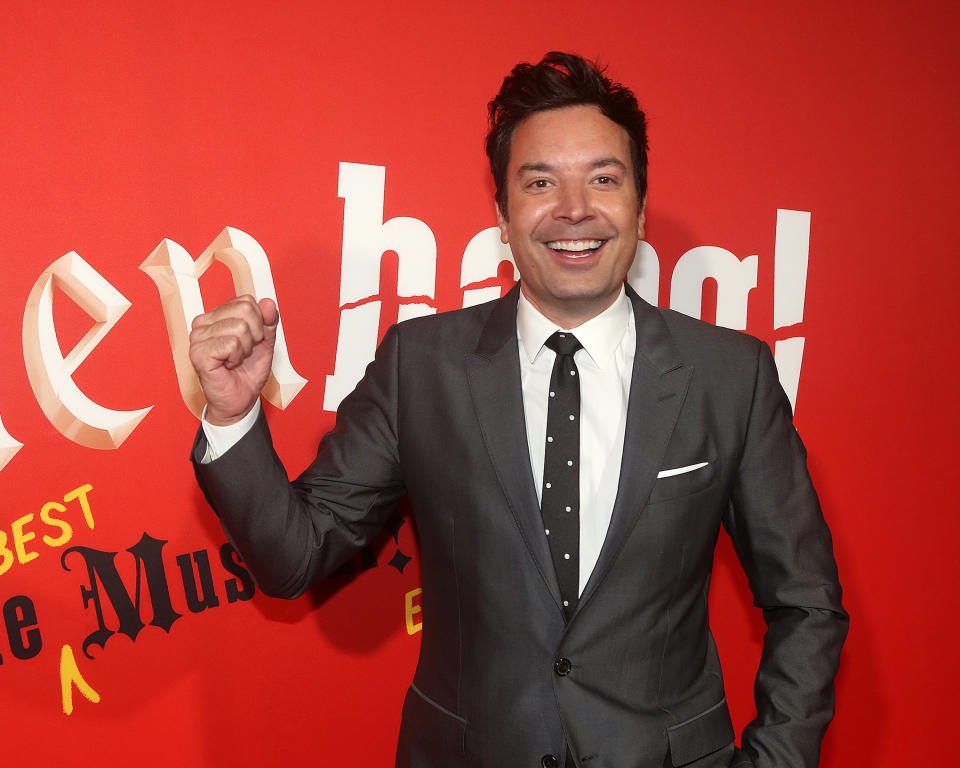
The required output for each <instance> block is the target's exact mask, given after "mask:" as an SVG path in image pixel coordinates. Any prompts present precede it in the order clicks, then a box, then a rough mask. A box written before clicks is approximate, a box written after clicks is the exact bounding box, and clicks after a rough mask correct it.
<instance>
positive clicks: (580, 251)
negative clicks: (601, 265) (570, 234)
mask: <svg viewBox="0 0 960 768" xmlns="http://www.w3.org/2000/svg"><path fill="white" fill-rule="evenodd" d="M604 242H605V241H604V240H551V241H550V242H548V243H547V244H546V245H547V248H549V249H550V250H552V251H556V252H557V253H560V254H562V255H563V256H566V257H567V258H571V259H583V258H586V257H587V256H590V255H591V254H593V253H595V252H596V251H597V250H599V248H600V246H602V245H603V244H604Z"/></svg>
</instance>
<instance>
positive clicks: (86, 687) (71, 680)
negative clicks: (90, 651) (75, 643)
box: [60, 645, 100, 715]
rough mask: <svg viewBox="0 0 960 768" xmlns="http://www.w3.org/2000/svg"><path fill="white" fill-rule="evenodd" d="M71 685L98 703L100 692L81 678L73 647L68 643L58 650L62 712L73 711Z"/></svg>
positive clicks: (67, 713) (66, 713)
mask: <svg viewBox="0 0 960 768" xmlns="http://www.w3.org/2000/svg"><path fill="white" fill-rule="evenodd" d="M73 686H77V690H78V691H80V693H82V694H83V695H84V697H86V698H87V700H88V701H92V702H93V703H94V704H99V703H100V694H99V693H97V692H96V691H95V690H93V688H91V687H90V684H89V683H88V682H87V681H86V680H84V679H83V675H81V674H80V670H79V668H78V667H77V660H76V659H75V658H74V657H73V648H71V647H70V646H69V645H65V646H63V648H62V649H61V650H60V695H61V698H62V699H63V714H65V715H70V714H72V713H73Z"/></svg>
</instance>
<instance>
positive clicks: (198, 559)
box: [177, 549, 220, 613]
mask: <svg viewBox="0 0 960 768" xmlns="http://www.w3.org/2000/svg"><path fill="white" fill-rule="evenodd" d="M193 561H194V562H195V563H196V564H197V572H198V573H199V576H200V590H201V591H202V592H203V595H202V596H201V595H199V594H198V593H197V580H196V579H195V578H194V573H193V566H191V565H190V555H188V554H183V555H177V565H178V566H179V567H180V578H182V579H183V596H184V597H185V598H186V599H187V608H189V609H190V611H191V612H192V613H202V612H203V611H205V610H207V608H216V607H217V606H218V605H220V598H218V597H217V593H216V592H215V591H214V589H213V574H212V573H211V572H210V558H209V556H208V555H207V550H205V549H198V550H197V551H196V552H194V553H193Z"/></svg>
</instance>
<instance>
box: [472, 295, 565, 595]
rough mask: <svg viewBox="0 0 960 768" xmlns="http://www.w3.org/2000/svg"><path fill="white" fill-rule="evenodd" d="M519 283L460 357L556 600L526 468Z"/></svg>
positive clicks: (510, 495)
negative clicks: (470, 349) (463, 358)
mask: <svg viewBox="0 0 960 768" xmlns="http://www.w3.org/2000/svg"><path fill="white" fill-rule="evenodd" d="M519 291H520V288H519V284H518V285H516V286H514V288H513V289H512V290H511V291H510V292H509V293H508V294H507V295H506V296H504V297H503V299H501V300H500V301H499V302H498V303H497V305H496V306H495V307H494V309H493V312H492V313H491V314H490V317H489V319H488V320H487V323H486V325H485V326H484V329H483V333H482V334H481V336H480V340H479V342H478V344H477V348H476V350H475V351H474V352H471V353H468V354H467V356H466V367H467V383H468V385H469V387H470V397H471V399H472V401H473V406H474V409H475V411H476V414H477V420H478V421H479V422H480V431H481V434H482V435H483V441H484V443H485V444H486V447H487V452H488V453H489V455H490V460H491V462H492V463H493V467H494V470H495V472H496V474H497V479H498V480H499V481H500V486H501V488H502V489H503V493H504V496H505V497H506V500H507V505H508V506H509V508H510V512H511V514H512V515H513V518H514V520H515V521H516V524H517V527H518V528H519V529H520V534H521V536H522V537H523V540H524V542H525V543H526V545H527V549H528V550H529V551H530V554H531V556H532V557H533V559H534V561H535V563H536V565H537V569H538V570H539V571H540V575H541V577H542V578H543V580H544V583H545V584H546V585H547V588H548V589H549V590H550V592H551V594H552V595H553V597H554V599H555V600H556V602H557V605H558V606H559V604H560V589H559V587H558V586H557V580H556V577H555V575H554V571H553V562H552V561H551V559H550V548H549V545H548V544H547V539H546V536H544V534H543V523H542V522H541V519H540V505H539V502H538V501H537V491H536V488H534V484H533V472H532V471H531V469H530V451H529V449H528V447H527V429H526V422H525V420H524V413H523V394H522V390H521V385H520V357H519V354H520V353H519V349H518V346H517V298H518V295H519Z"/></svg>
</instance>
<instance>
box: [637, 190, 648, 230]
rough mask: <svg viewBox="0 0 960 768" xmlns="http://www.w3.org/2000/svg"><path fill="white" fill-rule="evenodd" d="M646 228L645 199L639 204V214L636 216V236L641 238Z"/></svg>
mask: <svg viewBox="0 0 960 768" xmlns="http://www.w3.org/2000/svg"><path fill="white" fill-rule="evenodd" d="M646 228H647V201H646V200H644V201H643V205H641V206H640V215H639V216H638V217H637V237H638V238H640V239H641V240H643V237H644V235H645V234H646Z"/></svg>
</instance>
